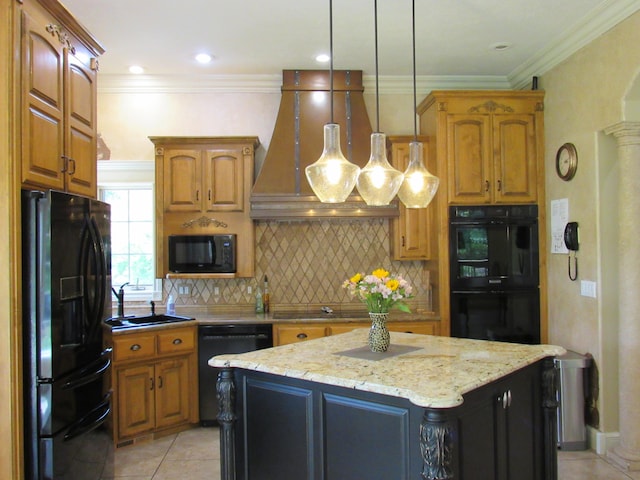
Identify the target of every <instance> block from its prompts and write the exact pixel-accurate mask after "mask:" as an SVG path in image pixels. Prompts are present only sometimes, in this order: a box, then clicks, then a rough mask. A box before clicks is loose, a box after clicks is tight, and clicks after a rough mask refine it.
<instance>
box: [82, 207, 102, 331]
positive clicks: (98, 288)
mask: <svg viewBox="0 0 640 480" xmlns="http://www.w3.org/2000/svg"><path fill="white" fill-rule="evenodd" d="M87 231H88V237H89V239H88V240H89V243H90V245H91V249H90V251H89V252H87V256H86V257H85V260H84V261H85V265H84V269H85V271H86V269H87V268H88V263H89V261H90V260H89V256H90V255H93V257H94V259H95V262H96V268H97V270H98V271H97V272H95V273H96V276H97V278H100V279H101V280H100V282H98V283H96V284H94V292H93V293H94V297H93V300H94V303H93V304H92V305H89V306H88V314H89V321H90V331H89V332H87V333H88V335H89V338H93V336H94V334H95V333H96V330H97V329H99V328H102V325H101V323H102V312H103V311H104V304H105V301H106V296H107V262H106V257H105V248H104V241H103V239H102V236H101V235H100V230H99V228H98V225H97V224H96V221H95V219H94V218H93V217H90V218H89V221H88V222H87Z"/></svg>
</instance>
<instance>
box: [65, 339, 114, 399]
mask: <svg viewBox="0 0 640 480" xmlns="http://www.w3.org/2000/svg"><path fill="white" fill-rule="evenodd" d="M111 350H112V348H111V347H109V348H106V349H104V350H103V351H102V353H101V354H100V357H98V358H97V359H96V360H94V361H93V362H91V363H90V364H89V365H87V366H86V367H84V368H82V369H80V370H79V371H78V372H76V373H74V374H73V375H71V376H70V377H69V378H68V379H67V381H66V382H65V383H64V385H63V387H62V388H64V389H73V388H78V387H80V386H82V385H86V384H87V383H91V382H93V381H94V380H96V379H98V378H100V377H101V376H102V375H104V373H105V372H107V371H108V370H109V367H110V366H111V358H110V355H111Z"/></svg>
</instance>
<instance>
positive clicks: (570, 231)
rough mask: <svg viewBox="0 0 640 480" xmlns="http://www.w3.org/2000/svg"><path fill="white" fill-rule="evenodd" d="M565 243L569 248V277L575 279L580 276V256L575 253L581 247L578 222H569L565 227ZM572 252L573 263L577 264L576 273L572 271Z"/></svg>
mask: <svg viewBox="0 0 640 480" xmlns="http://www.w3.org/2000/svg"><path fill="white" fill-rule="evenodd" d="M564 244H565V245H566V247H567V250H569V259H568V267H567V268H568V271H569V279H570V280H572V281H573V280H575V279H576V278H578V257H577V256H576V255H575V252H577V251H578V248H580V243H579V242H578V222H569V223H567V226H566V227H564ZM571 252H573V263H574V265H575V273H574V274H572V273H571Z"/></svg>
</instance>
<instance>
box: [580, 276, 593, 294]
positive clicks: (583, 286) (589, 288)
mask: <svg viewBox="0 0 640 480" xmlns="http://www.w3.org/2000/svg"><path fill="white" fill-rule="evenodd" d="M580 295H582V296H583V297H591V298H596V282H592V281H590V280H581V281H580Z"/></svg>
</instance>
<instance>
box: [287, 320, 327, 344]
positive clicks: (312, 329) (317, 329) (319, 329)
mask: <svg viewBox="0 0 640 480" xmlns="http://www.w3.org/2000/svg"><path fill="white" fill-rule="evenodd" d="M326 335H327V327H325V326H324V325H296V326H286V327H277V330H276V336H275V338H276V341H277V342H278V345H286V344H287V343H296V342H303V341H305V340H312V339H314V338H322V337H324V336H326Z"/></svg>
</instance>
